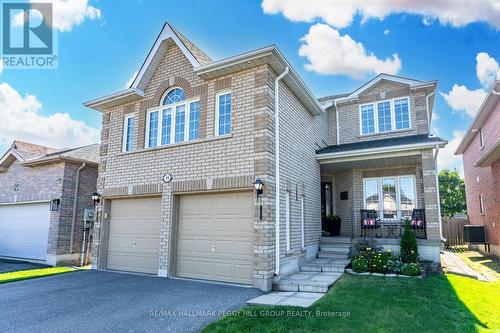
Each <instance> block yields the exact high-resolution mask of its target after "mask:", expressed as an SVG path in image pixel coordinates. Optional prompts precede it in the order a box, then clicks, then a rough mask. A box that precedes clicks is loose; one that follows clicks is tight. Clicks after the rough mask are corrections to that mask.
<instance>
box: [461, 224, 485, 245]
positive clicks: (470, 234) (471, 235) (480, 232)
mask: <svg viewBox="0 0 500 333" xmlns="http://www.w3.org/2000/svg"><path fill="white" fill-rule="evenodd" d="M464 241H465V242H466V243H481V244H484V243H486V236H485V233H484V226H482V225H470V224H468V225H464Z"/></svg>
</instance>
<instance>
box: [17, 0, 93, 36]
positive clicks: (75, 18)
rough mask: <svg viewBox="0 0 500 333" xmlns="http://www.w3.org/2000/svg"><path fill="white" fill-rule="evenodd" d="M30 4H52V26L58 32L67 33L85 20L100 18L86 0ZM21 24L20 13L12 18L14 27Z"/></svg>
mask: <svg viewBox="0 0 500 333" xmlns="http://www.w3.org/2000/svg"><path fill="white" fill-rule="evenodd" d="M30 2H31V3H37V2H41V3H46V2H52V4H53V6H52V10H53V12H52V15H53V18H52V26H53V27H54V28H56V29H58V30H59V31H65V32H68V31H71V29H72V28H73V26H74V25H80V24H81V23H82V22H83V21H84V20H85V19H89V20H95V19H99V18H100V17H101V10H100V9H97V8H95V7H93V6H90V5H89V4H88V2H89V1H88V0H30ZM34 13H38V11H34ZM35 15H36V14H35ZM23 22H24V19H23V14H22V13H19V14H18V15H16V16H15V17H14V20H13V24H14V26H22V25H23Z"/></svg>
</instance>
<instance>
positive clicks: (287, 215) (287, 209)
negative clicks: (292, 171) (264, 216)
mask: <svg viewBox="0 0 500 333" xmlns="http://www.w3.org/2000/svg"><path fill="white" fill-rule="evenodd" d="M285 236H286V250H287V251H290V250H291V237H290V236H291V228H290V191H286V194H285Z"/></svg>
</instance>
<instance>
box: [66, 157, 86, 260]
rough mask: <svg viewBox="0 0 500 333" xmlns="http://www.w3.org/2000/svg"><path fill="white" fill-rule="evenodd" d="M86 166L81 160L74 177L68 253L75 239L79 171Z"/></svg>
mask: <svg viewBox="0 0 500 333" xmlns="http://www.w3.org/2000/svg"><path fill="white" fill-rule="evenodd" d="M86 166H87V163H85V162H83V163H82V166H81V167H79V168H78V170H76V179H75V196H74V197H73V214H72V215H71V234H70V236H69V253H73V252H74V251H73V242H74V240H75V223H76V206H77V203H78V190H79V187H80V186H79V183H80V171H81V170H82V169H83V168H85V167H86Z"/></svg>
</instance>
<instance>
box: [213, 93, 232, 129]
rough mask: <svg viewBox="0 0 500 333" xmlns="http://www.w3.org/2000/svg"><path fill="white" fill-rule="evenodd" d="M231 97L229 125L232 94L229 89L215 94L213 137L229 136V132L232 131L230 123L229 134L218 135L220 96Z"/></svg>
mask: <svg viewBox="0 0 500 333" xmlns="http://www.w3.org/2000/svg"><path fill="white" fill-rule="evenodd" d="M227 94H229V95H231V123H232V122H233V96H232V93H231V90H229V89H226V90H221V91H219V92H217V94H215V123H214V124H215V125H214V127H215V128H214V132H215V133H214V135H215V136H223V135H228V134H231V132H232V131H233V126H231V123H230V130H229V133H224V134H220V133H219V112H220V105H219V97H220V96H224V95H227Z"/></svg>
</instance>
